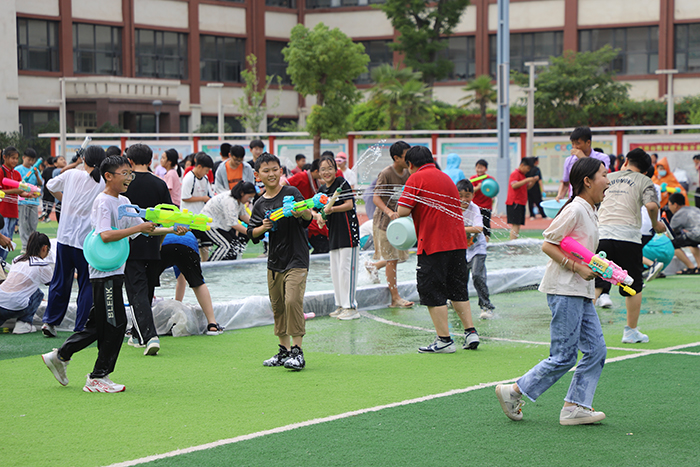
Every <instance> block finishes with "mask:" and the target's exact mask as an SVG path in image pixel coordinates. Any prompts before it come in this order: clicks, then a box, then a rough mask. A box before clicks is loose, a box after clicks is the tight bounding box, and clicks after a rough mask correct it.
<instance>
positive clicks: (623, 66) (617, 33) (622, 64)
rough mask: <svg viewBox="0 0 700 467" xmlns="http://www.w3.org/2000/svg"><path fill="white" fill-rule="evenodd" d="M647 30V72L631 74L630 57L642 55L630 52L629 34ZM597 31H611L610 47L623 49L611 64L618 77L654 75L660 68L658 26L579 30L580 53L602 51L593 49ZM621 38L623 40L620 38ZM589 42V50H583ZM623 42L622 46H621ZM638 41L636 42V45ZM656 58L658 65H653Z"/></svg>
mask: <svg viewBox="0 0 700 467" xmlns="http://www.w3.org/2000/svg"><path fill="white" fill-rule="evenodd" d="M644 28H646V29H647V34H646V35H647V38H646V45H645V51H644V52H643V53H644V54H646V62H647V63H646V71H645V72H642V73H636V72H635V73H630V72H629V63H630V56H633V55H641V54H642V53H640V52H639V51H630V50H629V47H628V43H629V41H628V39H627V36H628V33H629V31H630V30H631V29H644ZM654 30H656V50H654V49H653V37H652V36H653V31H654ZM595 31H610V32H611V34H612V43H611V44H610V46H611V47H612V48H613V49H621V50H620V53H619V54H618V55H617V57H615V58H614V59H613V60H612V62H610V65H609V68H608V69H610V70H613V71H615V74H616V75H617V76H644V75H653V74H654V73H655V72H656V70H657V69H658V67H659V26H658V25H647V26H629V27H624V28H592V29H581V30H579V36H578V39H579V51H580V52H591V51H595V50H600V49H593V34H594V32H595ZM584 34H588V35H589V37H588V38H586V39H584ZM620 37H621V38H620ZM586 41H587V42H588V44H589V49H588V50H583V48H582V44H583V43H584V42H586ZM620 42H622V45H620ZM636 43H638V41H635V44H636ZM654 56H655V57H656V65H654V64H653V61H654V59H653V57H654Z"/></svg>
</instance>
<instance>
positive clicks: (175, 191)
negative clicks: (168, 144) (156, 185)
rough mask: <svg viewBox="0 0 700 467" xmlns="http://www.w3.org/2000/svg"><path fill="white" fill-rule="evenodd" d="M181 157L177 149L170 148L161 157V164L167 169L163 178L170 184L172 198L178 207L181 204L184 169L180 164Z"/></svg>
mask: <svg viewBox="0 0 700 467" xmlns="http://www.w3.org/2000/svg"><path fill="white" fill-rule="evenodd" d="M179 159H180V156H179V154H178V153H177V151H176V150H175V149H168V150H167V151H165V152H164V153H163V155H162V156H161V158H160V166H161V167H163V168H164V169H165V170H167V172H166V173H165V175H164V176H163V180H165V183H166V184H167V185H168V190H170V198H171V199H172V200H173V204H174V205H176V206H178V207H179V206H180V187H181V185H182V182H181V181H180V175H181V173H182V170H181V169H180V166H179V165H178V160H179Z"/></svg>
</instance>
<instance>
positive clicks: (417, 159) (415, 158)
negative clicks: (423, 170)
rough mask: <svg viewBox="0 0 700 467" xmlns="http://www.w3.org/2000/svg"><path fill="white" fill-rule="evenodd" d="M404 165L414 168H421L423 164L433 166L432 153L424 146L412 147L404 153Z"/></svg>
mask: <svg viewBox="0 0 700 467" xmlns="http://www.w3.org/2000/svg"><path fill="white" fill-rule="evenodd" d="M406 163H411V164H413V166H414V167H423V166H424V165H425V164H434V163H435V159H433V153H432V152H430V149H428V148H426V147H425V146H413V147H412V148H411V149H409V150H408V152H407V153H406Z"/></svg>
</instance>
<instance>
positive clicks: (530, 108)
mask: <svg viewBox="0 0 700 467" xmlns="http://www.w3.org/2000/svg"><path fill="white" fill-rule="evenodd" d="M547 65H549V62H544V61H542V62H525V66H526V67H528V68H529V71H530V86H529V87H528V88H527V89H526V91H527V142H526V144H527V148H526V152H527V157H532V147H533V144H534V143H533V139H534V133H535V91H536V90H537V88H535V67H536V66H547Z"/></svg>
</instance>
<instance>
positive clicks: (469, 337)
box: [462, 331, 479, 350]
mask: <svg viewBox="0 0 700 467" xmlns="http://www.w3.org/2000/svg"><path fill="white" fill-rule="evenodd" d="M477 347H479V334H477V332H476V331H464V345H463V346H462V348H463V349H465V350H466V349H469V350H476V348H477Z"/></svg>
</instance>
